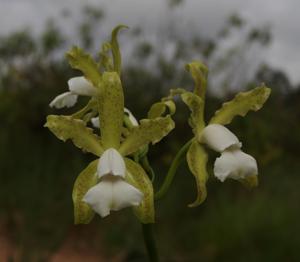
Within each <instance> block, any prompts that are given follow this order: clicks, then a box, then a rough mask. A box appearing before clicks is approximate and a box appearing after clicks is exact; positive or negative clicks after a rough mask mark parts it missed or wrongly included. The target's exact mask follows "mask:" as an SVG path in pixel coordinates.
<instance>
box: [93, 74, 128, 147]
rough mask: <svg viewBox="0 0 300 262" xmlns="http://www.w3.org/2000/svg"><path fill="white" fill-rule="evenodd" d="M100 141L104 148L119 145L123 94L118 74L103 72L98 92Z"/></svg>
mask: <svg viewBox="0 0 300 262" xmlns="http://www.w3.org/2000/svg"><path fill="white" fill-rule="evenodd" d="M97 99H98V109H99V116H100V119H99V121H100V131H101V141H102V144H103V147H104V149H107V148H111V147H113V148H116V149H118V148H119V146H120V139H121V133H122V126H123V115H124V94H123V89H122V84H121V80H120V77H119V75H118V74H117V73H116V72H105V73H104V74H103V76H102V84H101V89H100V92H99V94H98V97H97Z"/></svg>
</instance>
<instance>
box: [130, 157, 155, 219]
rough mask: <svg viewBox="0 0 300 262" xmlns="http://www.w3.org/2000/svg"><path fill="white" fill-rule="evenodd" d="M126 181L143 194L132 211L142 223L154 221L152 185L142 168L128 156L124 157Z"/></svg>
mask: <svg viewBox="0 0 300 262" xmlns="http://www.w3.org/2000/svg"><path fill="white" fill-rule="evenodd" d="M125 163H126V168H127V174H126V177H125V179H126V181H127V182H128V183H130V184H131V185H133V186H134V187H136V188H137V189H138V190H140V191H141V192H142V193H143V195H144V198H143V201H142V202H141V205H139V206H137V207H134V212H135V214H136V216H137V217H138V219H139V220H140V221H141V223H143V224H148V223H154V198H153V186H152V183H151V181H150V179H149V177H148V176H147V174H146V172H145V171H144V169H143V168H142V167H141V166H140V165H139V164H137V163H136V162H134V161H132V160H131V159H129V158H125Z"/></svg>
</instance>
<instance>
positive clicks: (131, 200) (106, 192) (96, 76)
mask: <svg viewBox="0 0 300 262" xmlns="http://www.w3.org/2000/svg"><path fill="white" fill-rule="evenodd" d="M67 57H68V58H69V61H70V64H71V66H73V67H74V68H76V69H79V70H81V71H82V72H83V74H84V77H85V78H86V79H87V80H88V81H89V82H90V83H92V85H93V88H95V89H96V92H95V95H94V97H93V99H96V100H97V104H98V105H97V110H98V115H99V127H100V134H101V137H100V136H99V135H96V134H95V133H94V132H93V130H92V129H91V128H88V127H87V126H86V122H84V121H83V120H81V119H78V118H74V117H72V116H56V115H50V116H48V118H47V123H46V125H45V126H46V127H48V128H49V129H50V130H51V131H52V132H53V133H54V134H55V135H56V136H57V137H58V138H59V139H61V140H63V141H65V140H67V139H71V140H72V141H73V143H74V144H75V145H76V146H77V147H79V148H81V149H82V150H83V151H85V152H90V153H93V154H94V155H96V156H97V157H98V159H97V160H95V161H93V162H92V163H90V164H89V165H88V167H87V168H86V169H84V170H83V171H82V172H81V174H80V175H79V176H78V178H77V179H76V181H75V184H74V189H73V201H74V215H75V223H89V222H90V220H91V219H92V217H93V215H94V212H96V213H98V214H99V215H100V216H102V217H104V216H107V215H108V214H109V213H110V211H111V210H120V209H122V208H125V207H128V206H132V207H133V209H134V211H135V214H136V215H137V217H138V218H139V220H140V221H141V222H142V223H153V221H154V199H153V186H152V183H151V181H150V179H149V177H148V175H147V174H146V172H145V171H144V169H143V168H142V167H141V166H140V164H139V163H137V162H135V161H133V160H132V159H130V158H128V156H130V155H132V154H134V153H135V152H137V151H138V150H139V149H140V148H142V147H144V146H146V145H148V144H149V143H153V144H154V143H156V142H158V141H160V140H161V139H162V138H163V137H164V136H166V135H167V134H168V133H169V132H170V131H171V130H172V129H173V128H174V122H173V120H172V119H171V117H170V116H166V117H156V118H153V119H142V120H140V123H139V125H137V124H138V122H137V121H136V120H135V119H133V118H132V117H131V121H132V125H133V127H132V128H131V129H129V130H128V134H127V136H126V137H125V138H122V139H121V135H122V129H123V119H124V111H125V112H126V114H129V113H128V112H129V111H127V110H126V109H124V94H123V89H122V85H121V81H120V77H119V74H118V73H117V72H104V73H103V74H101V73H100V72H99V71H98V66H97V64H96V63H95V62H94V61H93V60H92V58H91V57H90V56H89V55H87V54H85V53H83V51H82V50H81V49H79V48H73V49H72V50H71V51H70V52H69V53H68V56H67ZM98 90H99V92H98ZM129 118H130V115H129Z"/></svg>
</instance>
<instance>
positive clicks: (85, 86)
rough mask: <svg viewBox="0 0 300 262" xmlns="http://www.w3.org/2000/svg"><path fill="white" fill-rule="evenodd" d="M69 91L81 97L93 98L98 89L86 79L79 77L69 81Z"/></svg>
mask: <svg viewBox="0 0 300 262" xmlns="http://www.w3.org/2000/svg"><path fill="white" fill-rule="evenodd" d="M68 86H69V90H70V91H71V92H72V93H74V94H77V95H81V96H93V95H95V94H96V88H95V87H94V86H93V85H92V84H91V83H90V82H89V81H88V80H87V79H86V78H85V77H84V76H78V77H73V78H71V79H69V81H68Z"/></svg>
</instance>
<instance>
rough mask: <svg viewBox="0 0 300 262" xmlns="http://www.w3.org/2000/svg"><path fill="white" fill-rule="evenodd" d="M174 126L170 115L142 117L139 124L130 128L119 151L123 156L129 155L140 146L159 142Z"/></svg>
mask: <svg viewBox="0 0 300 262" xmlns="http://www.w3.org/2000/svg"><path fill="white" fill-rule="evenodd" d="M174 127H175V124H174V121H173V120H172V118H171V117H170V116H166V117H158V118H155V119H142V120H141V121H140V125H139V126H135V127H133V128H132V129H131V130H130V134H129V135H128V136H127V137H126V138H125V140H124V142H123V143H122V144H121V147H120V149H119V151H120V153H121V154H122V155H124V156H126V155H130V154H132V153H134V152H136V151H137V150H138V149H139V148H140V147H142V146H145V145H147V144H149V143H152V144H155V143H157V142H159V141H160V140H161V139H162V138H163V137H164V136H166V135H167V134H168V133H169V132H170V131H171V130H172V129H173V128H174Z"/></svg>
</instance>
